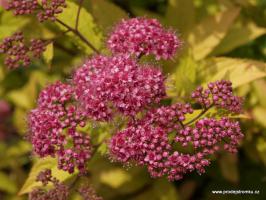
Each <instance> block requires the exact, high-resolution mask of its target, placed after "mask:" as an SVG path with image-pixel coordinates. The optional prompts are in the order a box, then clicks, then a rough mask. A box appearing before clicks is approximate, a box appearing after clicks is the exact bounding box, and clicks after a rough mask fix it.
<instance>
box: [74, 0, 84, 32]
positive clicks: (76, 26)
mask: <svg viewBox="0 0 266 200" xmlns="http://www.w3.org/2000/svg"><path fill="white" fill-rule="evenodd" d="M83 1H84V0H80V1H79V8H78V13H77V18H76V25H75V29H76V30H78V26H79V17H80V11H81V7H82V4H83Z"/></svg>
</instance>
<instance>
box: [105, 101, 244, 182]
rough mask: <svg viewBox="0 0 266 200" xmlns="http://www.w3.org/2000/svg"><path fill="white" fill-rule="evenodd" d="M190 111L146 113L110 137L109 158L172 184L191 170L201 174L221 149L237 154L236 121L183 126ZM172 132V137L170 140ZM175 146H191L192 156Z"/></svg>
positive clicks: (182, 106) (170, 109)
mask: <svg viewBox="0 0 266 200" xmlns="http://www.w3.org/2000/svg"><path fill="white" fill-rule="evenodd" d="M192 112H193V109H192V108H191V106H190V105H189V104H180V103H178V104H174V105H172V106H164V107H161V108H158V109H155V110H152V111H150V112H148V113H147V115H146V116H144V117H143V119H141V120H138V121H134V122H131V123H129V125H128V127H127V128H126V129H124V130H122V131H119V132H118V133H116V134H115V135H114V136H113V137H112V138H111V140H110V143H109V149H110V155H111V158H112V159H114V160H117V161H119V162H121V163H124V164H126V165H128V164H130V163H133V164H134V163H135V164H136V165H144V166H147V168H148V171H149V172H150V174H151V176H152V177H162V176H165V175H166V176H167V177H168V179H169V180H171V181H172V180H179V179H181V178H183V176H184V174H186V173H189V172H192V171H194V170H196V171H197V172H198V173H200V174H201V173H204V172H205V167H206V166H208V165H209V164H210V156H211V155H213V154H214V153H215V152H217V151H218V150H219V149H220V147H221V146H223V147H224V149H225V150H227V151H229V152H232V153H235V152H236V151H237V150H236V148H237V145H238V144H239V142H240V140H241V139H242V138H243V134H242V133H241V130H240V126H239V123H238V122H233V121H231V120H229V119H228V118H222V119H220V120H216V119H207V118H204V119H200V120H199V121H197V122H196V123H195V125H184V124H183V123H182V122H183V121H184V120H185V114H191V113H192ZM173 133H174V135H175V137H174V139H170V134H173ZM178 144H179V145H181V146H183V147H192V148H193V153H191V152H190V153H188V152H182V151H180V150H177V149H175V148H174V146H177V145H178Z"/></svg>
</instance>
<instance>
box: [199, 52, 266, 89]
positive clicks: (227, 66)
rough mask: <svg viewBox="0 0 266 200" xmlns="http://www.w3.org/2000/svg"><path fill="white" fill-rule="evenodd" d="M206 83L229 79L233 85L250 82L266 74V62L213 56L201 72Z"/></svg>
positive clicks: (235, 86)
mask: <svg viewBox="0 0 266 200" xmlns="http://www.w3.org/2000/svg"><path fill="white" fill-rule="evenodd" d="M199 75H200V76H201V77H202V79H203V80H205V84H207V83H208V82H211V81H217V80H221V79H227V80H230V81H232V83H233V87H234V88H237V87H239V86H241V85H244V84H247V83H250V82H252V81H254V80H257V79H259V78H263V77H265V76H266V63H263V62H259V61H254V60H248V59H234V58H226V57H221V58H213V59H209V60H207V62H206V63H205V65H204V67H203V69H201V70H200V74H199Z"/></svg>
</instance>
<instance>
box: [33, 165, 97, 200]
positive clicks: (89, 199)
mask: <svg viewBox="0 0 266 200" xmlns="http://www.w3.org/2000/svg"><path fill="white" fill-rule="evenodd" d="M36 181H38V182H41V183H42V186H43V187H45V186H47V185H48V184H49V183H51V184H52V186H53V187H52V188H51V189H41V188H35V189H34V190H33V191H32V192H31V193H29V200H48V199H50V200H66V199H69V197H70V190H71V189H72V188H70V187H69V186H68V185H66V184H64V183H61V182H60V181H59V180H58V179H57V178H55V177H53V176H52V171H51V170H50V169H45V170H43V171H41V172H39V174H38V175H37V178H36ZM77 191H78V193H79V194H80V196H81V198H82V199H83V200H102V198H101V197H99V196H97V194H96V191H95V190H94V189H93V188H92V187H91V186H89V185H85V184H84V185H81V186H79V188H78V189H77Z"/></svg>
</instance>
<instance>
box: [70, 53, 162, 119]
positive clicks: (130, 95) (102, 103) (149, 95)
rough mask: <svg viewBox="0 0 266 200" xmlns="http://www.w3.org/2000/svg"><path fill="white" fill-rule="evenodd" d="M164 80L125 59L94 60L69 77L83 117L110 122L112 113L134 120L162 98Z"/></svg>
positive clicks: (155, 70) (150, 69)
mask: <svg viewBox="0 0 266 200" xmlns="http://www.w3.org/2000/svg"><path fill="white" fill-rule="evenodd" d="M164 80H165V78H164V76H163V74H162V72H161V71H160V70H159V69H158V68H155V67H153V66H151V65H140V64H138V63H137V62H136V61H135V60H132V59H131V58H129V57H125V56H114V57H106V56H96V57H93V58H92V59H90V60H88V61H87V62H86V63H85V64H84V65H83V66H82V67H81V68H79V69H78V70H77V71H76V73H75V74H74V77H73V82H74V84H75V87H76V93H77V96H78V99H79V101H80V102H81V104H82V105H83V107H84V109H85V111H86V113H87V115H88V116H89V117H92V118H93V119H95V120H110V119H111V117H112V113H113V112H114V111H115V110H116V111H119V112H121V113H122V114H124V115H126V116H134V115H136V114H137V113H138V112H139V111H141V110H143V109H144V108H148V107H149V106H150V105H152V104H154V103H159V102H160V100H161V99H162V98H163V97H164V96H165V86H164Z"/></svg>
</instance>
